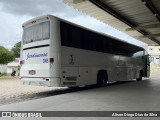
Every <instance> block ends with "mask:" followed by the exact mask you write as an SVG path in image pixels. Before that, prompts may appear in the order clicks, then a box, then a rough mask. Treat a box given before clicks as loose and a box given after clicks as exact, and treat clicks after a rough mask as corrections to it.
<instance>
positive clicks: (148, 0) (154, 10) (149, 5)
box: [141, 0, 160, 21]
mask: <svg viewBox="0 0 160 120" xmlns="http://www.w3.org/2000/svg"><path fill="white" fill-rule="evenodd" d="M141 1H142V2H143V3H144V4H145V5H146V7H147V8H148V9H149V10H150V11H151V12H152V13H153V14H154V16H155V17H156V18H157V19H158V20H159V21H160V12H159V11H158V9H157V8H156V7H155V6H154V4H153V3H152V1H151V0H141Z"/></svg>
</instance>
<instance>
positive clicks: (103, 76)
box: [97, 71, 108, 87]
mask: <svg viewBox="0 0 160 120" xmlns="http://www.w3.org/2000/svg"><path fill="white" fill-rule="evenodd" d="M107 81H108V75H107V72H106V71H100V72H98V75H97V86H98V87H102V86H105V85H106V84H107Z"/></svg>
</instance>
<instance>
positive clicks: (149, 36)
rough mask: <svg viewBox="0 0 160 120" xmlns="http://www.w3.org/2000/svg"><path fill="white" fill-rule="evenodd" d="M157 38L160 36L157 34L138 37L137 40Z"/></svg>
mask: <svg viewBox="0 0 160 120" xmlns="http://www.w3.org/2000/svg"><path fill="white" fill-rule="evenodd" d="M159 36H160V33H157V34H150V35H144V36H139V38H151V37H159Z"/></svg>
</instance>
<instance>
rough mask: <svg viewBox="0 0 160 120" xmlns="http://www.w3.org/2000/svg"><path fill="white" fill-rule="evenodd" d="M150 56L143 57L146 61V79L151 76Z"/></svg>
mask: <svg viewBox="0 0 160 120" xmlns="http://www.w3.org/2000/svg"><path fill="white" fill-rule="evenodd" d="M149 58H150V55H145V56H143V61H144V77H149V76H150V61H149Z"/></svg>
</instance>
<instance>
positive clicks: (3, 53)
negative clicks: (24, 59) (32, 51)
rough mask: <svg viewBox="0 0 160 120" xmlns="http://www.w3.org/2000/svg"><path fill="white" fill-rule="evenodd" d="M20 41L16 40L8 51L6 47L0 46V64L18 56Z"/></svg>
mask: <svg viewBox="0 0 160 120" xmlns="http://www.w3.org/2000/svg"><path fill="white" fill-rule="evenodd" d="M20 47H21V42H18V43H16V44H15V45H14V47H13V48H12V49H11V51H9V50H8V49H7V48H5V47H3V46H0V64H7V63H9V62H11V61H13V60H14V59H15V58H16V57H20Z"/></svg>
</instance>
